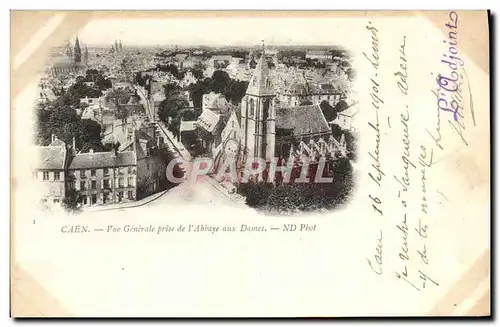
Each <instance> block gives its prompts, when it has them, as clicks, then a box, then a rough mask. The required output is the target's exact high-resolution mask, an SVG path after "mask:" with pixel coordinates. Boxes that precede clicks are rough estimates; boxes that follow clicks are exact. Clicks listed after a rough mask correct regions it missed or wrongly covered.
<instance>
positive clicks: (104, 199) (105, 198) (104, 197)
mask: <svg viewBox="0 0 500 327" xmlns="http://www.w3.org/2000/svg"><path fill="white" fill-rule="evenodd" d="M106 202H108V194H107V193H104V194H103V195H102V203H103V204H104V203H106Z"/></svg>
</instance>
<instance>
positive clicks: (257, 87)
mask: <svg viewBox="0 0 500 327" xmlns="http://www.w3.org/2000/svg"><path fill="white" fill-rule="evenodd" d="M262 49H264V48H262ZM272 84H273V83H271V78H270V76H269V64H268V63H267V60H266V58H265V56H264V53H262V55H261V56H260V58H259V60H258V61H257V66H256V67H255V70H254V72H253V76H252V78H251V79H250V83H249V84H248V88H247V94H251V95H255V96H269V95H274V94H275V91H274V89H273V85H272Z"/></svg>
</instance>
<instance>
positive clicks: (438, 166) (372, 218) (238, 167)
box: [10, 10, 491, 317]
mask: <svg viewBox="0 0 500 327" xmlns="http://www.w3.org/2000/svg"><path fill="white" fill-rule="evenodd" d="M489 76H490V66H489V15H488V12H487V11H455V10H447V11H429V12H425V11H418V12H417V11H415V12H413V11H394V12H384V11H366V12H362V11H352V12H349V11H309V12H308V11H291V12H286V11H102V12H99V11H12V12H11V117H12V120H11V135H12V143H11V156H12V162H11V192H12V197H11V204H12V211H11V254H12V255H11V263H10V264H11V315H12V316H13V317H40V316H44V317H367V316H368V317H372V316H381V317H384V316H490V312H491V309H490V103H489V97H490V94H489V90H490V85H489V80H490V77H489Z"/></svg>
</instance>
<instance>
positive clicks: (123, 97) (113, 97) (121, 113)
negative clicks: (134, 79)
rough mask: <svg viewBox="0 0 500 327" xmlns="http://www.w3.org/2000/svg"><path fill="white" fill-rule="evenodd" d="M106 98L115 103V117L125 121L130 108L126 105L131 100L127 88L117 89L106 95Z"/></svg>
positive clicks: (107, 100)
mask: <svg viewBox="0 0 500 327" xmlns="http://www.w3.org/2000/svg"><path fill="white" fill-rule="evenodd" d="M105 100H106V102H108V103H113V104H114V105H115V117H116V118H117V119H121V120H122V122H123V123H125V122H126V121H127V118H128V116H129V111H128V108H127V106H125V105H126V104H127V103H128V102H129V101H130V94H129V93H128V92H127V91H125V90H119V89H115V90H112V91H111V92H109V93H108V94H107V95H106V98H105Z"/></svg>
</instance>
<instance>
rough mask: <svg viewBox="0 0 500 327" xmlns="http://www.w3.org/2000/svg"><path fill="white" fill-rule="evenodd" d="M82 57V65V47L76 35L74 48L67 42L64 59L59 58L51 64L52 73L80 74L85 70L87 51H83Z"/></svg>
mask: <svg viewBox="0 0 500 327" xmlns="http://www.w3.org/2000/svg"><path fill="white" fill-rule="evenodd" d="M85 49H86V47H85ZM83 56H84V61H85V62H84V63H83V62H82V45H81V44H80V39H79V38H78V35H77V36H76V39H75V44H74V46H71V42H69V41H68V43H67V44H66V58H61V59H60V60H58V61H56V62H55V63H54V64H53V66H52V73H53V74H55V75H59V74H82V73H83V72H85V70H86V69H87V60H88V52H87V50H85V52H84V53H83Z"/></svg>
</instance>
